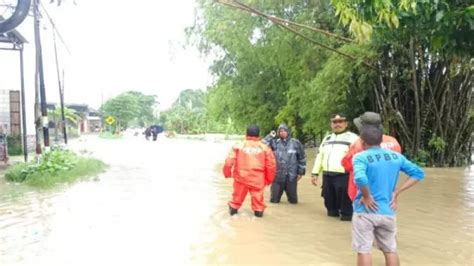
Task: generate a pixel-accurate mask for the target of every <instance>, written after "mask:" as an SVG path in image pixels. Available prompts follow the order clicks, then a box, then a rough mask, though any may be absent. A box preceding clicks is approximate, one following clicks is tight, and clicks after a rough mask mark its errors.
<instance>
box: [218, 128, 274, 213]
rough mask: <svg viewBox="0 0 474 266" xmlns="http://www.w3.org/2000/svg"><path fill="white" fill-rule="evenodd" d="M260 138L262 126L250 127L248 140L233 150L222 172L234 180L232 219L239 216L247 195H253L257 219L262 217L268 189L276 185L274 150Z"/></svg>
mask: <svg viewBox="0 0 474 266" xmlns="http://www.w3.org/2000/svg"><path fill="white" fill-rule="evenodd" d="M259 135H260V129H259V127H258V126H256V125H250V126H248V127H247V133H246V139H245V140H244V141H243V142H242V143H239V144H237V145H234V146H233V147H232V150H231V151H230V153H229V155H228V156H227V159H226V161H225V164H224V167H223V169H222V170H223V172H224V176H225V177H226V178H230V177H233V178H234V192H233V193H232V200H231V201H230V202H229V213H230V215H231V216H232V215H234V214H237V212H238V210H239V209H240V207H241V206H242V202H243V201H244V200H245V197H246V196H247V193H250V196H251V203H252V210H253V211H254V214H255V216H256V217H262V216H263V212H264V210H265V208H266V206H265V203H264V197H263V193H264V188H265V186H268V185H270V184H271V183H272V182H273V179H274V177H275V171H276V161H275V157H274V155H273V152H272V150H270V148H269V147H268V146H267V145H265V144H263V143H262V142H261V141H260V137H259Z"/></svg>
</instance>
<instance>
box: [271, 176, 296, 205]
mask: <svg viewBox="0 0 474 266" xmlns="http://www.w3.org/2000/svg"><path fill="white" fill-rule="evenodd" d="M297 185H298V181H296V180H295V181H291V182H290V181H289V180H288V178H287V179H286V181H285V182H277V181H275V182H273V184H272V187H271V196H270V202H272V203H278V202H280V200H281V196H282V195H283V191H285V194H286V197H287V198H288V201H289V202H290V203H292V204H296V203H298V194H297V192H296V191H297Z"/></svg>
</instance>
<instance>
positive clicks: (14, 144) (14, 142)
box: [7, 135, 23, 156]
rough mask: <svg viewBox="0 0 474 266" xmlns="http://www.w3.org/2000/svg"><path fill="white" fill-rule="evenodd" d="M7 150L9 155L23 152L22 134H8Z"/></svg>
mask: <svg viewBox="0 0 474 266" xmlns="http://www.w3.org/2000/svg"><path fill="white" fill-rule="evenodd" d="M7 150H8V155H12V156H15V155H20V154H22V153H23V148H22V146H21V135H8V136H7Z"/></svg>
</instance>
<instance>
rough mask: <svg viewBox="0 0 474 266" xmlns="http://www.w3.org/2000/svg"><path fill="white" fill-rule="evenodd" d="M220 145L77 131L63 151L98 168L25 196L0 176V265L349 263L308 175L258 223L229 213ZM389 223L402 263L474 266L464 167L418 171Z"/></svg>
mask: <svg viewBox="0 0 474 266" xmlns="http://www.w3.org/2000/svg"><path fill="white" fill-rule="evenodd" d="M231 145H232V142H214V141H208V142H206V141H192V140H183V139H164V138H163V139H159V140H158V141H157V142H146V141H145V140H144V139H143V138H141V137H139V138H133V137H131V138H126V139H121V140H100V139H97V138H96V137H88V138H85V139H83V140H81V141H76V142H75V143H73V144H72V146H73V147H74V149H76V150H82V151H84V152H86V151H87V152H92V154H93V156H95V157H98V158H100V159H102V160H104V161H105V162H106V163H107V164H109V169H108V171H107V172H106V173H104V174H102V175H100V176H99V177H98V178H96V179H95V180H90V181H87V182H78V183H75V184H73V185H62V186H59V187H58V188H56V189H54V190H52V191H36V190H33V189H29V188H25V187H23V186H17V185H14V184H7V183H5V182H4V181H3V179H2V181H1V182H0V265H99V264H101V265H161V264H165V263H166V264H169V265H176V264H178V265H182V264H199V265H208V264H255V265H262V264H273V265H282V264H306V265H307V264H312V265H351V264H354V262H355V254H354V253H353V252H352V251H351V234H350V233H351V230H350V223H348V222H341V221H339V220H337V219H334V218H329V217H326V215H325V209H324V207H323V201H322V198H321V197H320V188H319V187H314V186H312V185H311V184H310V180H309V178H308V177H304V178H303V179H302V180H301V181H300V183H299V202H300V203H299V204H298V205H296V206H295V205H290V204H288V203H287V202H286V198H285V196H283V199H282V203H280V204H278V205H273V204H272V205H270V204H269V203H268V204H267V205H268V208H267V210H266V212H265V216H264V218H263V219H259V218H255V217H254V216H253V212H252V211H251V209H250V204H249V200H248V199H247V201H246V203H245V204H244V205H243V208H242V209H241V210H240V211H239V214H238V215H236V216H234V217H229V215H228V210H227V206H226V202H227V201H228V200H229V199H230V195H231V191H232V180H225V179H224V178H223V177H222V174H221V165H222V162H223V161H224V159H225V156H226V154H227V152H228V151H229V149H230V147H231ZM308 155H309V157H310V158H311V159H309V160H308V162H309V166H308V168H310V167H311V166H312V161H313V160H312V158H314V154H313V153H312V151H309V152H308ZM265 196H266V198H267V199H268V196H269V191H268V190H267V191H266V195H265ZM397 219H398V229H399V233H398V245H399V254H400V258H401V262H402V265H421V264H424V265H433V264H438V265H473V264H474V169H469V168H467V169H427V178H426V179H425V180H424V181H423V182H422V183H420V184H419V185H418V186H416V187H414V188H413V189H411V190H409V191H408V192H406V193H404V194H403V195H402V196H401V197H400V203H399V214H398V217H397ZM374 265H383V256H382V255H381V254H380V253H379V252H378V251H374Z"/></svg>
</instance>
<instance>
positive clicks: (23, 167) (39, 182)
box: [5, 148, 106, 188]
mask: <svg viewBox="0 0 474 266" xmlns="http://www.w3.org/2000/svg"><path fill="white" fill-rule="evenodd" d="M105 167H106V165H105V164H104V163H103V162H101V161H99V160H96V159H92V158H85V157H80V156H77V155H76V154H74V153H73V152H70V151H67V150H63V149H58V148H55V149H53V150H51V151H49V152H46V153H44V154H43V157H42V158H41V162H40V163H39V164H37V163H34V162H30V163H26V164H24V163H21V164H17V165H14V166H12V167H10V168H8V170H7V171H6V173H5V178H6V179H7V180H9V181H12V182H24V183H26V184H28V185H31V186H35V187H41V188H48V187H52V186H53V185H55V184H57V183H66V182H72V181H74V180H76V179H77V178H79V177H85V176H91V175H95V174H98V173H100V172H102V171H103V170H104V169H105Z"/></svg>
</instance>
